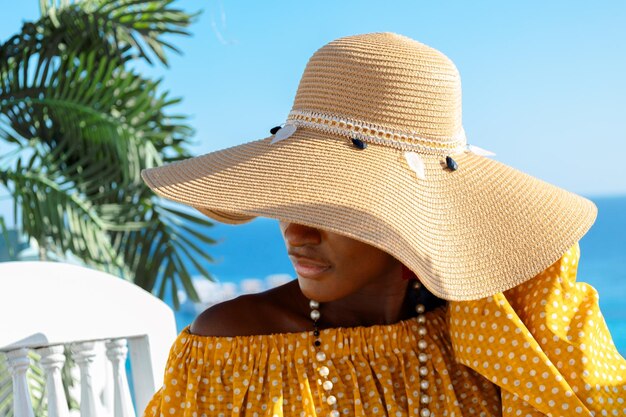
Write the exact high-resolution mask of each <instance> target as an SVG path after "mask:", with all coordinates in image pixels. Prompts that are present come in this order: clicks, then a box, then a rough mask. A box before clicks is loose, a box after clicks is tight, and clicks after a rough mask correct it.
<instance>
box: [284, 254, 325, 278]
mask: <svg viewBox="0 0 626 417" xmlns="http://www.w3.org/2000/svg"><path fill="white" fill-rule="evenodd" d="M291 261H292V263H293V267H294V269H295V270H296V273H297V274H298V276H300V277H303V278H315V277H317V276H319V275H321V274H322V273H324V272H326V271H327V270H328V269H330V265H326V264H323V263H320V262H317V261H314V260H312V259H308V258H303V257H298V256H291Z"/></svg>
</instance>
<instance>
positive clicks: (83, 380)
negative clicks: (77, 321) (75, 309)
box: [71, 342, 102, 417]
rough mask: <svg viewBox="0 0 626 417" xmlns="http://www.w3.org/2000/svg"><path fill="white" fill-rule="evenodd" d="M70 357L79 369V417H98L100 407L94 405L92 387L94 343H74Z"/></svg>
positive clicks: (94, 398) (94, 396)
mask: <svg viewBox="0 0 626 417" xmlns="http://www.w3.org/2000/svg"><path fill="white" fill-rule="evenodd" d="M71 351H72V357H73V358H74V360H75V361H76V364H77V365H78V367H79V368H80V415H81V417H100V415H101V414H99V412H101V410H102V407H98V405H97V404H96V391H95V387H94V386H93V380H92V374H93V362H94V360H95V358H96V351H95V344H94V342H83V343H74V344H72V347H71Z"/></svg>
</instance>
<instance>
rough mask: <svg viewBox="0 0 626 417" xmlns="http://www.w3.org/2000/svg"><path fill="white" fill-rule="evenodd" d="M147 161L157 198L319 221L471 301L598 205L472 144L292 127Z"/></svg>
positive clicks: (436, 287) (510, 278) (538, 256)
mask: <svg viewBox="0 0 626 417" xmlns="http://www.w3.org/2000/svg"><path fill="white" fill-rule="evenodd" d="M271 141H272V138H271V137H269V138H265V139H262V140H258V141H255V142H249V143H246V144H243V145H239V146H235V147H232V148H228V149H225V150H221V151H217V152H213V153H209V154H206V155H203V156H198V157H195V158H190V159H187V160H184V161H181V162H177V163H173V164H170V165H167V166H162V167H158V168H153V169H148V170H144V171H143V173H142V176H143V178H144V180H145V182H146V183H147V184H148V186H149V187H150V188H152V189H153V190H154V191H155V192H156V193H157V194H158V195H160V196H163V197H165V198H168V199H171V200H173V201H177V202H180V203H183V204H187V205H190V206H192V207H195V208H196V209H198V210H200V211H201V212H202V213H204V214H206V215H208V216H210V217H212V218H214V219H217V220H219V221H222V222H227V223H242V222H245V221H248V220H251V219H252V218H254V217H256V216H262V217H270V218H275V219H281V220H285V221H289V222H295V223H300V224H304V225H309V226H314V227H319V228H322V229H325V230H329V231H332V232H336V233H340V234H342V235H345V236H349V237H351V238H354V239H357V240H360V241H363V242H365V243H368V244H370V245H372V246H375V247H377V248H379V249H382V250H383V251H385V252H388V253H390V254H391V255H393V256H394V257H396V258H397V259H398V260H400V261H401V262H402V263H404V264H405V265H406V266H407V267H409V268H410V269H411V270H413V272H415V274H416V275H417V276H418V277H419V279H420V280H421V281H422V282H423V284H424V285H425V286H426V287H427V288H428V289H429V290H430V291H431V292H432V293H433V294H434V295H436V296H438V297H440V298H443V299H446V300H455V301H461V300H472V299H479V298H483V297H487V296H490V295H493V294H495V293H498V292H501V291H505V290H507V289H510V288H512V287H514V286H516V285H518V284H520V283H522V282H524V281H527V280H528V279H530V278H532V277H534V276H535V275H536V274H538V273H539V272H541V271H543V270H544V269H545V268H547V267H548V266H550V265H551V264H552V263H553V262H555V261H556V260H557V259H558V258H560V257H561V256H562V254H563V253H564V252H566V251H567V249H568V248H569V247H571V246H572V245H573V244H574V243H576V242H577V241H578V240H579V239H580V238H581V237H582V236H583V235H584V234H585V233H586V232H587V230H588V229H589V228H590V227H591V225H592V224H593V222H594V220H595V217H596V212H597V210H596V207H595V205H594V204H593V203H592V202H591V201H589V200H587V199H585V198H583V197H580V196H578V195H576V194H573V193H570V192H568V191H566V190H563V189H561V188H559V187H556V186H553V185H551V184H548V183H546V182H544V181H541V180H539V179H537V178H534V177H532V176H530V175H527V174H525V173H523V172H520V171H518V170H516V169H514V168H511V167H509V166H507V165H504V164H502V163H500V162H497V161H495V160H493V159H491V158H487V157H484V156H479V155H476V154H474V153H471V152H462V153H458V154H456V155H454V156H453V157H454V160H455V161H456V162H457V164H458V166H459V168H458V169H457V170H455V171H451V170H450V169H447V168H446V163H445V158H442V157H441V156H439V155H423V156H422V159H423V161H424V164H425V178H424V179H420V178H417V176H416V174H415V172H414V171H413V170H411V169H409V167H408V165H407V162H406V160H405V157H404V152H402V151H400V150H398V149H394V148H391V147H387V146H381V145H376V144H370V145H369V146H368V147H367V148H366V149H358V148H356V147H355V146H353V145H352V143H351V142H350V140H349V139H346V138H345V137H341V136H334V135H332V134H328V133H322V132H319V131H316V130H312V129H307V128H299V129H298V130H297V131H296V132H295V134H293V136H291V137H289V138H288V139H285V140H283V141H280V142H277V143H274V144H272V143H271Z"/></svg>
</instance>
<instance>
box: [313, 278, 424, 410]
mask: <svg viewBox="0 0 626 417" xmlns="http://www.w3.org/2000/svg"><path fill="white" fill-rule="evenodd" d="M421 287H422V285H421V284H420V282H419V281H414V282H413V288H414V289H416V290H419V289H420V288H421ZM309 307H311V320H313V336H314V342H313V346H314V347H315V351H316V353H315V360H316V363H315V371H316V372H317V374H318V375H319V378H318V379H317V383H318V385H320V386H321V387H322V388H323V390H324V391H323V393H322V401H323V402H325V403H326V404H328V406H329V407H330V412H329V413H328V417H339V416H340V413H339V410H338V405H337V397H335V396H334V395H333V394H332V389H333V382H332V381H331V378H330V377H329V374H330V369H329V368H328V366H327V365H328V363H327V362H326V354H325V353H324V352H323V351H322V348H321V346H322V341H321V340H320V330H319V326H318V322H319V319H320V317H321V313H320V310H319V307H320V303H318V302H317V301H315V300H310V301H309ZM415 311H416V312H417V314H418V315H417V318H416V320H417V323H418V324H419V328H418V329H417V334H418V336H419V340H418V342H417V347H418V348H419V350H420V353H419V354H418V355H417V358H418V360H419V362H420V368H419V374H420V376H421V380H420V400H419V401H420V409H419V415H420V417H429V416H430V409H429V408H428V404H429V403H430V396H429V395H428V394H427V390H428V385H429V384H428V380H427V379H426V376H427V375H428V367H426V362H428V353H426V348H427V347H428V343H427V342H426V339H425V336H426V326H425V324H426V316H425V315H424V313H425V311H426V307H424V304H417V305H416V306H415Z"/></svg>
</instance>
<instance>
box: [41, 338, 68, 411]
mask: <svg viewBox="0 0 626 417" xmlns="http://www.w3.org/2000/svg"><path fill="white" fill-rule="evenodd" d="M37 353H39V354H40V355H41V361H40V363H41V366H42V368H43V369H44V371H45V372H46V390H47V392H48V417H69V415H70V412H69V410H68V408H67V399H66V397H65V390H64V389H63V381H62V380H61V368H62V367H63V364H64V363H65V355H64V353H63V346H61V345H57V346H50V347H46V348H41V349H37Z"/></svg>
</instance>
